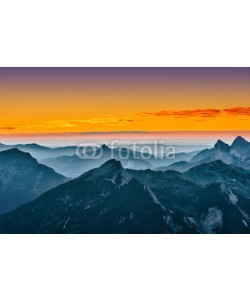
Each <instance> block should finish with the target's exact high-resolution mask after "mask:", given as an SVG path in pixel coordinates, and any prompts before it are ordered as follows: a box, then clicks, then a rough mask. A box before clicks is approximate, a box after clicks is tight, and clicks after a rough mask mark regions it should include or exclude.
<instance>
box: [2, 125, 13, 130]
mask: <svg viewBox="0 0 250 300" xmlns="http://www.w3.org/2000/svg"><path fill="white" fill-rule="evenodd" d="M0 129H2V130H16V127H12V126H5V127H0Z"/></svg>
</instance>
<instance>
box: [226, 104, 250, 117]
mask: <svg viewBox="0 0 250 300" xmlns="http://www.w3.org/2000/svg"><path fill="white" fill-rule="evenodd" d="M223 112H225V113H226V114H228V115H233V116H250V107H240V106H239V107H233V108H227V109H224V110H223Z"/></svg>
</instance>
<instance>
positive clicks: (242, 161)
mask: <svg viewBox="0 0 250 300" xmlns="http://www.w3.org/2000/svg"><path fill="white" fill-rule="evenodd" d="M215 160H221V161H223V162H224V163H226V164H232V165H234V166H238V167H242V168H244V169H248V170H249V169H250V142H248V141H246V140H245V139H243V138H242V137H240V136H239V137H237V138H236V139H235V140H234V141H233V143H232V145H231V146H229V145H228V144H226V143H224V142H223V141H221V140H218V141H217V143H216V144H215V146H214V147H213V148H211V149H205V150H202V151H200V152H199V153H197V154H196V155H195V156H194V157H193V158H191V159H190V160H183V161H179V162H178V163H174V164H171V165H169V166H167V167H162V168H158V170H162V171H166V170H176V171H180V172H185V171H187V170H189V169H191V168H193V167H195V166H198V165H200V164H202V163H208V162H212V161H215Z"/></svg>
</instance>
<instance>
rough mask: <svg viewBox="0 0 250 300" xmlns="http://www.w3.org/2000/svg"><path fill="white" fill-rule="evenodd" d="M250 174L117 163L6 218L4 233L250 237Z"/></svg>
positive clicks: (1, 225)
mask: <svg viewBox="0 0 250 300" xmlns="http://www.w3.org/2000/svg"><path fill="white" fill-rule="evenodd" d="M249 195H250V175H249V172H247V171H246V170H244V169H241V168H237V167H233V166H230V165H227V164H225V163H223V162H222V161H215V162H212V163H208V164H202V165H200V166H199V167H195V168H192V169H191V170H189V171H188V172H185V173H179V172H176V171H165V172H161V171H158V172H156V171H152V170H144V171H142V170H141V171H138V170H128V169H124V168H123V167H122V165H121V163H120V162H118V161H116V160H110V161H108V162H106V163H105V164H103V165H102V166H101V167H99V168H97V169H94V170H91V171H89V172H87V173H85V174H84V175H82V176H80V177H78V178H76V179H74V180H72V181H70V182H67V183H65V184H62V185H60V186H58V187H56V188H54V189H52V190H50V191H48V192H46V193H44V194H43V195H41V196H40V197H38V198H37V199H36V200H34V201H32V202H30V203H28V204H25V205H23V206H21V207H20V208H18V209H16V210H14V211H12V212H10V213H9V214H6V215H4V216H2V217H1V221H0V232H2V233H249V231H250V229H249V228H250V227H249V225H250V202H249Z"/></svg>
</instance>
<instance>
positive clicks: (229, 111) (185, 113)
mask: <svg viewBox="0 0 250 300" xmlns="http://www.w3.org/2000/svg"><path fill="white" fill-rule="evenodd" d="M141 115H144V116H145V115H148V116H155V117H168V116H169V117H174V118H181V117H198V118H214V117H221V116H247V117H248V116H250V107H233V108H226V109H214V108H208V109H194V110H162V111H158V112H144V113H142V114H141Z"/></svg>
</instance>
